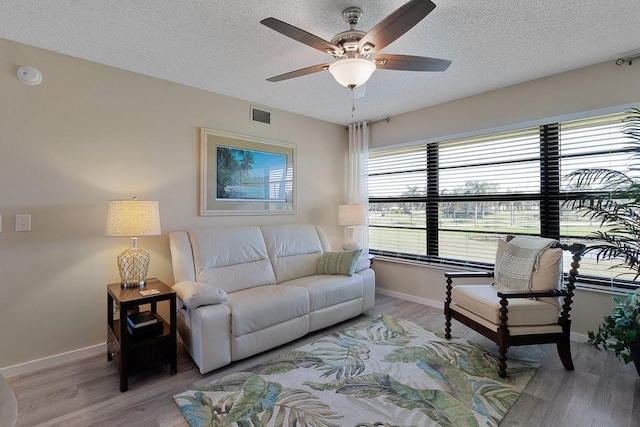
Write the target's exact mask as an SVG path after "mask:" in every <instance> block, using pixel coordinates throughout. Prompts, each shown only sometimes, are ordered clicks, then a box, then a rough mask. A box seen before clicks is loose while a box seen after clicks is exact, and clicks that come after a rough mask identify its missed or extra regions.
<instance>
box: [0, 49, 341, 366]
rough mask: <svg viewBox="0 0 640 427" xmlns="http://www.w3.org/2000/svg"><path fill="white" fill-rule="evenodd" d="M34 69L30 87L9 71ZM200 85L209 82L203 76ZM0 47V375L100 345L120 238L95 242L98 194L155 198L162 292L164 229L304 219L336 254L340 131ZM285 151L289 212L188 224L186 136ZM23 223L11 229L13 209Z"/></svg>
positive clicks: (193, 158) (191, 151)
mask: <svg viewBox="0 0 640 427" xmlns="http://www.w3.org/2000/svg"><path fill="white" fill-rule="evenodd" d="M27 64H28V65H33V66H36V67H37V68H39V69H40V71H42V73H43V75H44V81H43V83H42V84H41V85H39V86H27V85H25V84H23V83H21V82H20V81H19V80H18V79H17V78H16V68H17V67H18V66H20V65H27ZM211 78H212V79H213V78H216V76H215V70H212V72H211ZM250 105H251V104H250V103H248V102H244V101H240V100H237V99H232V98H228V97H224V96H220V95H216V94H212V93H208V92H205V91H201V90H197V89H193V88H189V87H186V86H181V85H177V84H173V83H169V82H166V81H162V80H158V79H154V78H150V77H145V76H142V75H139V74H135V73H131V72H127V71H123V70H119V69H115V68H111V67H107V66H103V65H99V64H96V63H92V62H88V61H83V60H78V59H75V58H71V57H68V56H64V55H59V54H56V53H52V52H48V51H44V50H40V49H35V48H31V47H28V46H25V45H22V44H17V43H13V42H9V41H6V40H2V39H0V215H2V232H1V233H0V325H2V327H1V328H0V368H6V367H8V366H12V365H16V364H22V363H25V362H29V361H32V360H35V359H40V358H45V357H49V356H53V355H59V354H61V353H65V352H70V351H75V350H78V349H82V348H86V347H90V346H95V345H99V344H101V343H104V342H105V337H106V330H105V322H106V292H105V289H106V286H105V285H106V284H107V283H111V282H115V281H117V280H118V272H117V268H116V264H115V260H116V255H117V254H118V253H119V252H121V251H123V250H124V249H126V248H127V246H128V244H129V242H128V239H127V238H108V237H104V227H105V219H106V208H107V203H108V201H109V200H110V199H118V198H130V197H132V196H134V195H135V196H138V197H139V198H140V199H150V200H158V201H159V203H160V216H161V223H162V231H163V234H162V236H158V237H142V238H140V245H141V247H143V248H144V249H146V250H148V251H149V252H150V253H151V265H150V276H156V277H159V278H160V279H162V280H164V281H166V282H168V283H173V279H172V271H171V265H170V254H169V247H168V238H167V233H168V232H169V231H172V230H179V229H186V228H191V227H210V226H227V225H235V224H265V223H288V222H293V223H308V222H310V223H315V224H319V225H321V226H323V227H324V228H325V230H326V231H327V233H328V234H329V238H330V240H331V242H332V244H333V245H334V246H336V247H339V246H340V244H341V238H342V229H341V228H339V227H337V226H336V225H335V224H336V215H337V205H339V204H341V203H344V202H345V201H346V200H345V197H346V196H345V194H346V193H345V189H346V185H345V184H344V181H345V165H346V160H345V158H346V152H347V138H348V135H347V132H346V131H345V129H344V127H343V126H338V125H334V124H330V123H327V122H322V121H318V120H313V119H309V118H305V117H303V116H299V115H295V114H291V113H285V112H282V111H278V110H273V109H269V108H267V109H269V110H270V111H272V125H271V126H266V125H262V124H255V123H251V122H250V120H249V109H250ZM199 127H207V128H211V129H218V130H223V131H227V132H233V133H239V134H244V135H251V136H259V137H264V138H269V139H273V140H279V141H286V142H293V143H296V144H297V184H298V191H297V196H298V213H297V214H296V215H261V216H219V217H200V216H198V214H197V212H198V210H197V209H198V128H199ZM20 213H27V214H31V217H32V231H31V232H15V231H14V230H15V228H14V227H15V225H14V218H15V215H16V214H20Z"/></svg>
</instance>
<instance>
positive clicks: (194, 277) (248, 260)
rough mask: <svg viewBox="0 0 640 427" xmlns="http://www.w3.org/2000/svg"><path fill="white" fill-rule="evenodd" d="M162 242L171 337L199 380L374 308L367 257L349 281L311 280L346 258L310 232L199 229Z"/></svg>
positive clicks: (316, 231)
mask: <svg viewBox="0 0 640 427" xmlns="http://www.w3.org/2000/svg"><path fill="white" fill-rule="evenodd" d="M169 240H170V246H171V257H172V264H173V274H174V279H175V285H174V289H176V291H177V294H178V332H179V334H180V337H181V338H182V341H183V343H184V345H185V347H186V348H187V350H188V352H189V353H190V354H191V356H192V358H193V360H194V361H195V363H196V364H197V365H198V367H199V368H200V372H201V373H203V374H204V373H206V372H209V371H212V370H214V369H217V368H219V367H222V366H225V365H227V364H229V363H231V362H232V361H236V360H240V359H244V358H246V357H249V356H252V355H254V354H257V353H260V352H263V351H265V350H269V349H271V348H273V347H276V346H279V345H282V344H285V343H287V342H289V341H292V340H294V339H296V338H300V337H302V336H304V335H305V334H307V333H308V332H311V331H315V330H318V329H322V328H325V327H327V326H330V325H333V324H335V323H338V322H341V321H343V320H346V319H349V318H352V317H355V316H357V315H359V314H361V313H362V312H364V311H365V310H368V309H370V308H372V307H373V306H374V303H375V273H374V271H373V270H372V269H371V268H370V263H369V261H368V260H367V259H366V258H362V257H361V258H358V260H357V265H356V266H354V267H355V268H352V271H354V270H355V272H354V273H353V275H351V276H349V275H340V274H316V271H317V269H318V268H319V267H318V266H319V265H321V261H326V260H328V259H331V257H333V259H335V257H336V256H342V255H347V254H346V253H336V252H331V247H330V244H329V242H328V240H327V238H326V236H325V234H324V233H323V231H322V230H321V229H320V228H318V227H316V226H314V225H309V224H295V225H274V226H260V227H258V226H249V227H234V228H207V229H204V228H203V229H195V230H189V231H177V232H172V233H170V234H169ZM323 254H324V255H323ZM326 272H327V271H320V273H326ZM330 273H335V271H334V272H330Z"/></svg>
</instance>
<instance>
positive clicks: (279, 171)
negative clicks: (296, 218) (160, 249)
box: [200, 128, 296, 216]
mask: <svg viewBox="0 0 640 427" xmlns="http://www.w3.org/2000/svg"><path fill="white" fill-rule="evenodd" d="M295 163H296V145H295V144H293V143H288V142H281V141H274V140H269V139H264V138H257V137H251V136H245V135H238V134H234V133H229V132H223V131H218V130H213V129H206V128H201V129H200V215H201V216H207V215H262V214H295V213H296V203H295V202H296V179H295V172H296V170H295Z"/></svg>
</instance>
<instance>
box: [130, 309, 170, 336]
mask: <svg viewBox="0 0 640 427" xmlns="http://www.w3.org/2000/svg"><path fill="white" fill-rule="evenodd" d="M127 330H128V331H129V333H130V334H131V335H133V336H154V335H160V334H161V333H162V318H160V316H158V315H157V314H156V313H152V312H150V311H141V312H139V313H134V314H130V315H129V316H127Z"/></svg>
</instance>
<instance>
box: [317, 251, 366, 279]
mask: <svg viewBox="0 0 640 427" xmlns="http://www.w3.org/2000/svg"><path fill="white" fill-rule="evenodd" d="M360 252H362V249H356V250H355V251H344V252H325V253H323V254H322V256H321V257H320V261H318V266H317V267H316V274H342V275H344V276H353V273H355V271H356V267H357V266H358V257H359V256H360Z"/></svg>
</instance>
